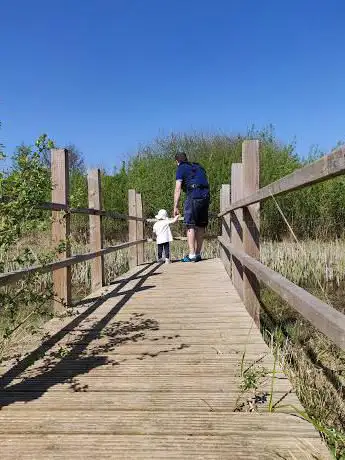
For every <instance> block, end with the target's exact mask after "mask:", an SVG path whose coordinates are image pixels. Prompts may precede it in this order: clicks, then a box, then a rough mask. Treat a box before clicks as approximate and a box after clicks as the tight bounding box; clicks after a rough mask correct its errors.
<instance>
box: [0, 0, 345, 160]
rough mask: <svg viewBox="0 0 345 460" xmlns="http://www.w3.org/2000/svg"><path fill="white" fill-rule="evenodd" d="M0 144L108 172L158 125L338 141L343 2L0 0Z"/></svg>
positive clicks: (344, 132) (342, 112) (305, 146)
mask: <svg viewBox="0 0 345 460" xmlns="http://www.w3.org/2000/svg"><path fill="white" fill-rule="evenodd" d="M0 14H1V29H0V64H1V73H0V121H1V122H2V129H1V130H0V141H1V142H2V143H3V144H5V146H6V151H7V152H9V153H10V152H11V151H13V149H14V147H15V146H16V145H18V144H20V143H21V142H25V143H32V142H33V140H34V139H35V138H37V137H38V135H39V134H41V133H42V132H47V133H48V134H49V135H50V136H51V137H52V138H54V139H55V140H56V142H57V143H58V144H59V145H60V146H63V145H65V144H66V143H74V144H76V146H77V147H78V148H79V149H80V150H81V151H82V152H83V153H84V155H85V157H86V161H87V164H88V165H90V166H98V165H100V166H105V167H107V168H111V167H112V166H113V165H119V164H120V162H121V159H125V158H127V157H128V155H129V154H133V153H135V151H136V148H137V146H138V144H139V143H146V142H148V141H150V140H151V139H152V138H154V137H155V136H157V135H158V134H159V133H162V132H163V133H165V134H168V133H170V132H171V131H191V130H207V131H213V130H221V131H223V132H224V131H225V132H237V131H242V132H244V131H246V129H247V127H250V126H251V125H252V124H255V125H256V127H258V128H261V127H263V126H265V125H267V124H269V123H272V124H273V125H274V126H275V128H276V133H277V135H278V136H279V137H280V138H281V139H282V140H284V141H291V140H292V139H293V138H294V137H296V140H297V147H298V152H299V153H300V154H301V155H305V154H306V153H308V151H309V149H310V146H311V145H313V144H317V145H319V146H320V148H321V149H323V150H325V151H326V150H328V149H330V148H331V147H333V146H334V144H335V143H336V142H337V141H338V140H340V139H344V138H345V34H344V19H345V2H344V1H343V0H328V1H319V2H317V1H312V0H307V1H305V0H290V1H278V0H261V1H259V0H213V1H211V0H58V1H54V2H53V1H49V0H30V1H27V0H11V1H10V0H2V2H1V11H0Z"/></svg>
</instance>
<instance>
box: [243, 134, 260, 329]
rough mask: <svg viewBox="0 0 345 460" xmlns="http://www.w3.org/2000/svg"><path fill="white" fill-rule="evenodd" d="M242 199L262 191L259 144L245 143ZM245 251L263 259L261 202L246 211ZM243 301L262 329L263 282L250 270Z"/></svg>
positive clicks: (244, 216) (246, 276) (245, 274)
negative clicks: (261, 297)
mask: <svg viewBox="0 0 345 460" xmlns="http://www.w3.org/2000/svg"><path fill="white" fill-rule="evenodd" d="M242 164H243V196H248V195H250V194H252V193H254V192H256V191H257V190H258V189H259V180H260V157H259V141H255V140H252V141H244V142H243V144H242ZM243 251H244V252H245V253H246V254H248V255H249V256H251V257H254V259H257V260H259V259H260V203H255V204H252V205H250V206H246V207H244V208H243ZM243 302H244V305H245V307H246V309H247V310H248V312H249V314H250V316H251V317H252V318H253V320H254V321H255V324H256V325H257V326H258V327H260V283H259V281H258V279H257V278H256V276H255V274H253V273H252V272H251V271H250V270H248V267H244V269H243Z"/></svg>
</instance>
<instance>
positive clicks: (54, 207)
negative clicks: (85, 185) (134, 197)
mask: <svg viewBox="0 0 345 460" xmlns="http://www.w3.org/2000/svg"><path fill="white" fill-rule="evenodd" d="M38 207H39V209H47V210H50V211H66V212H67V213H71V214H87V215H95V216H104V217H110V218H112V219H123V220H136V221H140V222H145V220H146V219H144V218H140V217H136V216H129V215H127V214H121V213H120V212H117V211H103V210H100V209H94V208H70V207H69V206H67V205H65V204H61V203H51V202H45V203H42V204H40V205H39V206H38Z"/></svg>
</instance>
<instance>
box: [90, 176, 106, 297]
mask: <svg viewBox="0 0 345 460" xmlns="http://www.w3.org/2000/svg"><path fill="white" fill-rule="evenodd" d="M87 184H88V195H89V208H92V209H96V210H101V209H102V197H101V172H100V170H99V169H91V170H90V171H89V173H88V176H87ZM89 223H90V250H91V252H95V251H100V250H101V249H103V232H102V218H101V216H100V215H97V214H95V215H93V214H90V216H89ZM103 285H104V257H103V256H98V257H95V258H94V259H92V260H91V289H92V291H97V290H98V289H99V288H101V287H102V286H103Z"/></svg>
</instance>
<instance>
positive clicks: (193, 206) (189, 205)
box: [184, 196, 210, 228]
mask: <svg viewBox="0 0 345 460" xmlns="http://www.w3.org/2000/svg"><path fill="white" fill-rule="evenodd" d="M209 205H210V198H209V197H206V198H192V197H190V196H187V197H186V201H185V203H184V224H185V226H186V227H187V228H193V227H207V225H208V208H209Z"/></svg>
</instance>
